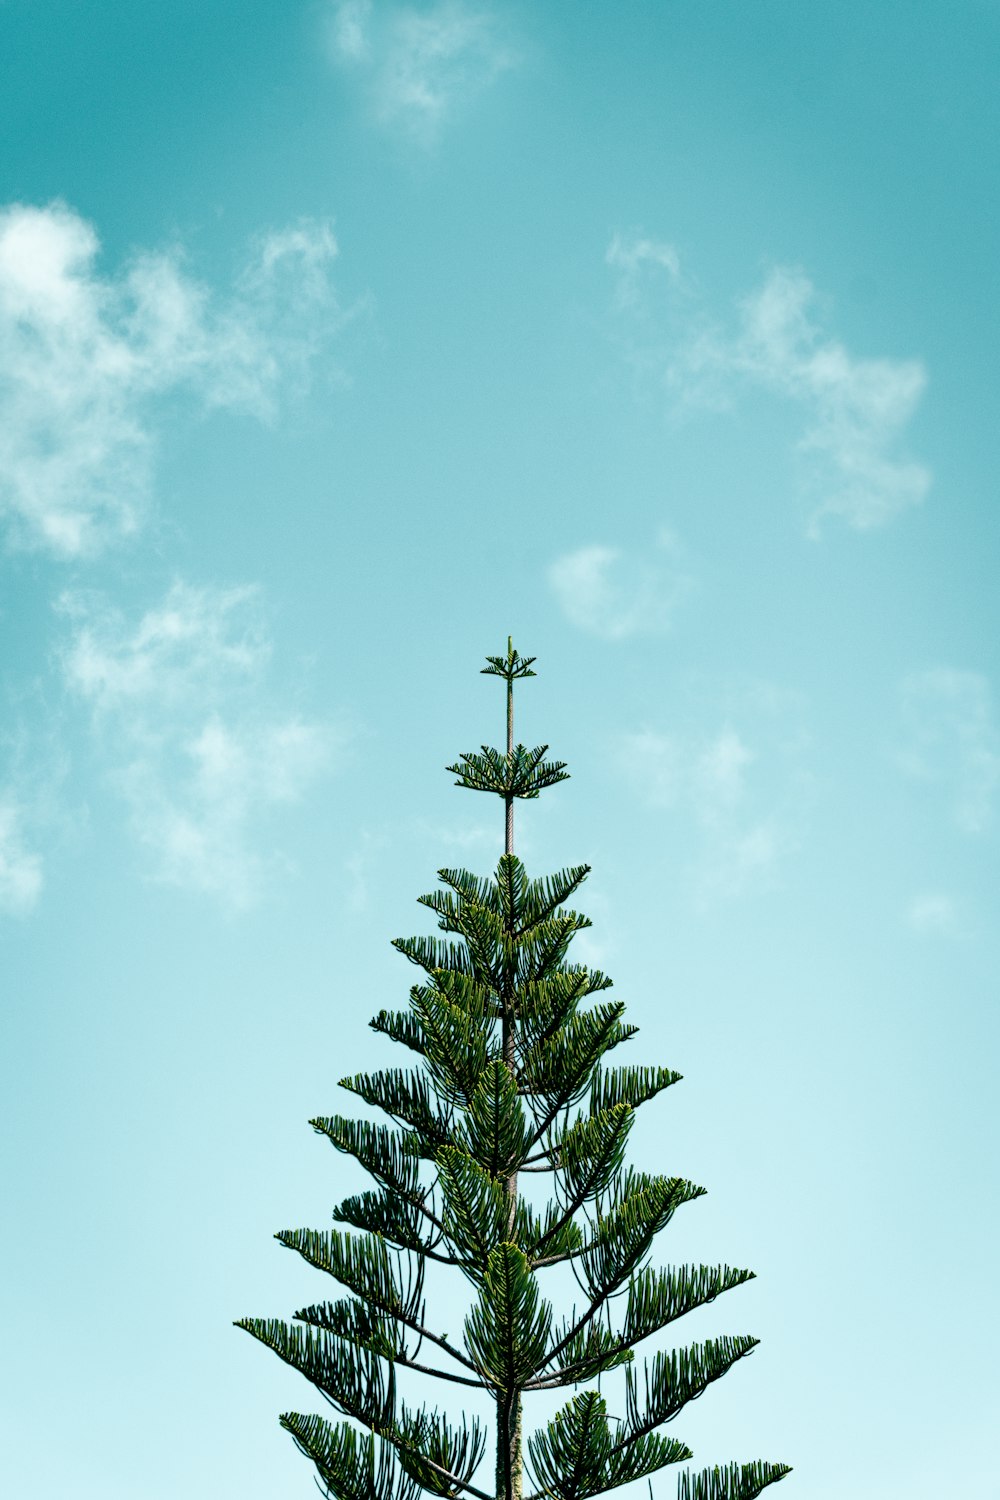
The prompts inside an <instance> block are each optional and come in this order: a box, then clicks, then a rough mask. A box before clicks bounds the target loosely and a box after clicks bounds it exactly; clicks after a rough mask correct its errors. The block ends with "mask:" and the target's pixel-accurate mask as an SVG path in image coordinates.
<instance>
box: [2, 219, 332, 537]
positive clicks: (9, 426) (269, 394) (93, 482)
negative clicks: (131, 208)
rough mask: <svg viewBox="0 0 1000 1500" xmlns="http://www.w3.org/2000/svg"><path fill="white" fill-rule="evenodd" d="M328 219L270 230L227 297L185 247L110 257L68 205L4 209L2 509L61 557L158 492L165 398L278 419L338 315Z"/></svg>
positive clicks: (136, 511) (136, 520) (125, 526)
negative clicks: (113, 267) (193, 270)
mask: <svg viewBox="0 0 1000 1500" xmlns="http://www.w3.org/2000/svg"><path fill="white" fill-rule="evenodd" d="M336 253H337V246H336V242H335V240H334V237H333V233H332V231H331V229H330V226H329V225H328V224H324V223H319V222H312V221H303V222H301V223H299V224H297V225H293V226H290V227H287V228H284V229H281V230H278V231H276V232H274V233H270V234H266V235H263V236H261V237H260V238H259V239H258V240H257V241H256V242H255V243H254V245H253V246H252V248H251V251H250V253H249V255H248V257H247V259H246V262H245V264H244V267H243V269H242V271H241V272H240V274H239V275H238V276H237V278H236V281H235V283H234V285H233V286H232V288H231V289H230V291H229V292H228V293H227V294H226V295H225V296H219V295H216V294H214V293H213V292H212V291H211V290H210V289H209V288H208V287H207V286H205V285H204V284H203V283H201V282H200V281H198V280H197V279H195V278H194V277H193V276H192V275H191V274H190V273H189V271H188V270H187V268H186V266H185V262H184V257H183V255H182V253H181V252H180V251H179V250H178V249H176V248H172V249H169V250H159V251H145V252H142V253H139V254H137V255H135V256H133V257H132V259H131V260H130V261H129V262H128V263H127V264H125V265H124V266H123V267H121V268H120V269H119V270H118V271H117V272H112V273H108V272H105V271H103V270H102V269H101V266H100V243H99V240H98V236H97V232H96V230H95V229H94V226H93V225H92V224H90V223H88V222H87V220H85V219H84V218H82V217H81V216H80V215H79V214H77V213H75V212H74V211H73V210H72V209H71V208H69V207H67V206H66V205H65V204H61V203H52V204H49V205H48V206H47V207H44V208H38V207H34V206H31V205H27V204H12V205H9V206H8V207H6V208H4V209H2V210H0V517H2V518H4V519H5V520H6V523H7V530H8V535H9V537H10V539H11V540H12V541H13V542H14V543H15V544H16V545H19V546H22V547H29V548H38V549H42V550H45V551H48V552H50V553H53V554H55V555H56V556H58V557H63V558H73V557H81V556H87V555H90V554H93V553H95V552H98V551H100V550H101V548H102V547H104V546H106V545H108V544H109V543H111V542H113V541H115V540H120V539H122V538H124V537H128V536H129V535H131V534H132V533H134V532H135V531H136V530H137V529H138V528H139V526H140V524H141V521H142V518H143V515H144V512H145V510H146V507H147V504H148V498H149V493H150V489H151V479H152V472H153V468H154V463H155V448H156V434H157V430H158V420H157V402H158V401H162V400H163V399H164V398H166V397H168V396H170V395H175V394H178V393H183V394H185V395H187V396H188V397H189V398H190V399H192V400H193V401H194V402H195V403H196V404H197V405H198V406H199V407H200V408H201V409H202V410H210V409H213V408H226V409H229V410H231V411H235V412H244V413H247V414H250V415H252V416H254V417H256V418H257V419H259V420H261V421H269V420H271V419H272V418H273V417H274V416H275V414H276V412H277V410H278V407H279V404H280V399H279V398H280V397H281V396H283V395H284V393H285V392H286V391H287V390H289V389H294V388H295V387H296V386H297V385H299V384H300V383H301V382H302V381H303V380H304V379H306V378H307V375H308V369H309V366H310V363H311V361H312V359H313V357H314V355H315V354H316V352H317V351H318V349H319V347H320V346H321V345H322V343H323V342H324V341H325V340H326V339H327V338H328V337H329V336H330V334H331V333H332V332H333V330H334V329H335V328H336V327H337V326H338V323H339V320H340V313H339V309H338V304H337V300H336V297H335V294H334V291H333V287H332V284H331V282H330V276H329V272H330V266H331V263H332V261H333V259H334V257H335V255H336Z"/></svg>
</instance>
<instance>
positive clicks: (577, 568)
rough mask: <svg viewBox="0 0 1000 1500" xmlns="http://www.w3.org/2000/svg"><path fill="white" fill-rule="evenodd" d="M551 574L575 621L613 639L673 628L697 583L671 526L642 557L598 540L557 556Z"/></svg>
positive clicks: (561, 602) (557, 594)
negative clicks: (679, 608)
mask: <svg viewBox="0 0 1000 1500" xmlns="http://www.w3.org/2000/svg"><path fill="white" fill-rule="evenodd" d="M547 577H548V582H549V586H550V588H551V589H552V591H553V593H554V594H555V597H556V600H557V602H558V604H559V606H560V608H561V609H562V611H563V613H564V614H565V616H566V618H567V619H568V620H569V621H570V623H571V624H573V625H575V626H576V627H577V628H578V629H579V630H583V631H586V632H587V634H589V635H595V636H599V637H600V638H601V639H603V640H607V641H621V640H625V639H627V638H628V637H630V636H634V635H657V634H662V633H663V632H664V631H666V630H669V628H670V625H671V622H672V619H673V616H674V613H675V611H676V609H677V607H678V606H679V604H680V603H681V601H682V600H683V599H684V598H685V597H686V595H687V594H688V593H689V592H690V590H691V588H692V586H693V580H692V578H691V576H690V573H689V572H688V570H687V568H686V566H685V563H684V559H683V554H682V551H681V548H680V546H679V544H678V542H677V541H676V539H675V538H674V536H673V535H672V533H670V532H669V531H666V530H664V531H661V533H660V535H659V537H658V538H657V542H656V546H655V547H654V548H652V549H650V550H649V551H647V552H646V553H645V554H644V555H642V556H641V557H640V556H636V555H634V554H633V553H630V552H626V551H624V550H623V549H622V548H620V547H609V546H606V545H604V544H598V543H595V544H592V545H590V546H586V547H579V548H577V549H576V550H575V551H573V552H567V553H564V554H563V556H562V557H558V558H556V560H555V562H553V563H552V564H551V565H550V567H549V568H548V572H547Z"/></svg>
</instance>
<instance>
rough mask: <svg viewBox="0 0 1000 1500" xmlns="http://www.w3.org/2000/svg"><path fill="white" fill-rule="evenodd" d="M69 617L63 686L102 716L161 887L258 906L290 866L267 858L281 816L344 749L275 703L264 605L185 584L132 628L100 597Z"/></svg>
mask: <svg viewBox="0 0 1000 1500" xmlns="http://www.w3.org/2000/svg"><path fill="white" fill-rule="evenodd" d="M61 608H62V610H63V613H64V614H65V615H66V616H67V618H68V619H69V621H70V627H71V630H70V637H69V639H68V641H67V643H66V645H65V648H64V651H63V655H62V664H63V671H64V675H65V680H66V683H67V686H68V687H69V689H70V690H71V692H72V693H74V694H75V695H76V696H77V697H78V698H79V699H81V700H82V701H83V702H84V703H86V704H87V705H88V706H89V708H90V709H91V712H92V714H93V719H94V727H95V732H96V734H97V736H98V740H99V743H100V744H101V745H102V747H103V748H104V750H105V752H106V754H107V756H108V762H109V767H110V774H111V779H112V781H113V784H114V785H115V786H116V787H117V789H118V790H119V792H120V793H121V795H122V796H123V798H124V800H125V803H126V806H127V808H128V813H129V822H130V826H131V828H132V831H133V833H134V835H135V837H136V839H137V841H138V842H139V844H140V845H141V847H142V848H143V849H144V850H145V852H146V855H147V860H148V872H149V876H150V878H151V879H153V880H155V881H160V882H162V883H164V884H167V885H173V886H179V887H183V888H186V889H189V890H193V891H196V892H200V893H202V894H205V895H209V896H211V897H213V898H214V899H217V900H218V901H219V902H220V903H221V905H223V906H224V907H226V908H227V909H230V910H233V911H238V910H242V909H245V908H247V907H249V906H251V905H253V904H254V903H255V902H256V901H257V900H258V899H259V898H260V896H261V895H262V893H263V890H264V888H265V886H266V884H267V882H268V880H269V878H270V877H271V875H272V874H274V873H275V872H276V871H280V870H281V869H282V868H287V864H288V862H287V860H286V859H285V857H284V855H282V854H281V852H280V851H279V850H277V849H276V848H274V847H270V846H268V847H262V846H263V845H265V844H266V843H267V841H268V829H269V826H270V823H271V820H272V815H273V814H274V813H275V811H276V810H278V809H280V808H281V807H283V806H287V805H289V804H294V803H297V802H300V801H301V800H302V799H303V798H304V797H305V795H306V794H307V792H308V791H309V789H310V787H311V786H312V785H313V783H314V782H315V781H316V779H317V778H318V776H319V775H320V773H322V772H323V771H325V770H327V769H328V768H329V766H330V763H331V760H332V758H333V753H334V751H335V749H336V747H337V744H338V740H339V737H338V736H337V735H336V734H335V733H334V732H333V731H332V730H331V728H330V727H329V726H328V725H324V724H321V723H317V722H309V721H307V720H305V719H303V718H302V717H301V716H299V715H298V714H296V713H289V712H288V711H287V710H285V709H283V708H282V706H281V705H280V703H279V702H278V701H277V697H276V694H275V692H274V690H273V689H272V688H271V687H270V685H269V682H268V680H267V673H266V669H267V666H268V663H269V661H270V658H271V654H272V642H271V637H270V633H269V630H268V627H267V620H266V616H265V614H264V611H263V607H262V603H261V599H260V595H259V593H258V591H257V590H256V589H253V588H235V589H213V588H194V587H192V586H190V585H187V584H183V583H175V584H174V585H173V586H172V587H171V589H170V590H169V591H168V593H167V595H166V597H165V598H164V600H163V601H162V602H161V603H160V604H158V605H157V606H155V607H154V608H152V609H149V610H146V611H145V612H143V613H142V614H140V615H139V617H138V618H137V619H135V620H131V621H130V620H129V619H127V618H126V617H125V615H124V614H123V613H122V612H121V611H119V610H117V609H115V608H113V607H111V606H109V605H108V604H107V603H106V601H104V600H102V599H100V598H99V597H97V596H94V595H66V596H64V598H63V600H62V602H61Z"/></svg>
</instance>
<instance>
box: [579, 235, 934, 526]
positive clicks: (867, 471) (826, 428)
mask: <svg viewBox="0 0 1000 1500" xmlns="http://www.w3.org/2000/svg"><path fill="white" fill-rule="evenodd" d="M605 258H606V260H607V262H608V264H609V265H610V266H612V267H613V268H614V269H615V271H616V286H615V293H614V306H615V310H616V312H617V313H618V314H619V315H621V314H622V313H628V314H630V315H631V316H630V321H629V323H628V324H627V327H628V334H629V340H630V346H629V359H630V363H631V364H632V365H633V367H637V368H639V369H640V370H642V371H644V372H645V374H646V375H647V377H648V375H649V374H651V373H652V374H654V375H655V377H656V378H657V379H659V380H661V381H662V382H663V383H664V385H665V387H666V389H667V391H668V392H669V395H670V398H671V400H672V402H673V404H674V407H675V410H678V411H680V410H683V409H688V410H690V409H692V408H697V407H707V408H711V409H716V410H720V409H723V410H724V409H727V408H734V407H737V406H738V404H739V399H740V396H741V393H742V392H743V391H744V390H746V391H749V390H758V391H765V392H769V393H771V394H772V395H774V396H775V397H778V398H780V399H781V400H783V401H785V402H788V403H791V404H792V405H794V406H795V407H797V408H798V409H799V410H800V411H801V412H802V413H803V417H804V427H803V430H802V433H801V436H800V437H799V439H798V442H797V444H796V456H797V458H798V460H799V465H800V471H801V480H802V488H803V491H804V494H805V498H806V501H807V504H808V506H809V512H808V515H809V519H808V529H809V533H810V535H812V536H818V535H819V534H820V530H821V527H822V523H823V521H824V519H825V518H826V517H829V516H833V517H838V518H839V519H840V520H841V521H843V522H844V523H845V524H846V525H848V526H850V527H851V528H853V529H854V530H857V531H868V530H872V529H874V528H876V527H879V526H883V525H885V524H886V523H887V522H889V521H891V520H892V519H893V518H894V517H895V516H897V515H899V514H901V513H902V512H903V511H906V510H908V509H910V508H911V507H912V506H914V505H918V504H919V503H920V502H921V501H922V500H923V499H924V497H925V495H926V494H927V491H928V489H929V488H930V484H931V473H930V470H929V469H928V467H927V466H926V465H925V464H922V463H920V462H918V461H917V460H916V459H914V458H912V457H910V456H909V454H908V453H907V451H906V447H905V439H906V433H907V428H908V426H909V424H910V422H911V421H912V419H913V417H914V416H915V414H916V412H917V409H918V407H919V405H920V401H921V398H922V396H923V393H924V390H925V389H926V385H927V371H926V368H925V366H924V364H923V362H922V361H920V360H918V359H895V358H889V357H878V358H871V357H867V356H861V355H857V354H854V353H852V352H851V351H850V350H849V349H848V348H847V346H846V345H845V344H844V343H843V342H842V341H841V340H840V339H838V338H836V337H835V336H833V335H832V334H830V333H828V332H827V331H826V330H825V329H824V327H823V326H822V322H821V320H820V317H819V315H818V313H817V304H818V301H819V299H818V297H817V293H816V289H815V287H814V286H813V284H812V282H811V281H810V279H809V277H808V276H806V275H805V273H804V272H803V271H801V270H799V269H797V268H794V267H787V266H785V267H776V268H775V269H774V270H772V271H771V272H770V274H769V275H768V276H767V277H766V278H765V279H764V281H763V283H762V284H761V286H759V287H758V288H757V289H756V290H755V291H753V292H751V293H750V294H749V295H747V296H745V297H743V298H741V299H740V300H739V302H738V303H737V307H736V316H735V319H730V320H728V326H727V320H726V319H722V318H720V317H719V316H718V315H717V314H715V313H714V312H713V310H712V309H710V308H709V307H708V305H707V304H706V301H705V298H704V296H703V295H700V296H695V295H694V294H693V291H692V285H691V283H690V282H689V281H687V280H686V279H685V278H684V276H683V274H682V268H681V263H680V258H679V256H678V254H677V252H676V250H675V248H674V247H673V246H672V245H669V244H667V243H665V242H658V241H655V240H651V239H649V238H648V237H644V236H641V235H633V236H631V237H622V236H620V235H616V236H615V237H614V239H613V240H612V241H611V244H610V246H609V248H608V250H607V252H606V257H605ZM651 276H652V277H653V279H651ZM656 278H659V279H658V280H657V279H656ZM664 278H665V281H664ZM681 290H683V294H684V295H683V296H680V295H678V293H679V292H680V291H681ZM637 312H643V313H645V314H646V316H647V325H645V326H640V325H638V324H637V323H636V321H635V317H634V315H635V314H636V313H637ZM653 315H655V319H654V321H653V323H652V325H651V326H649V321H648V320H649V318H650V317H651V316H653Z"/></svg>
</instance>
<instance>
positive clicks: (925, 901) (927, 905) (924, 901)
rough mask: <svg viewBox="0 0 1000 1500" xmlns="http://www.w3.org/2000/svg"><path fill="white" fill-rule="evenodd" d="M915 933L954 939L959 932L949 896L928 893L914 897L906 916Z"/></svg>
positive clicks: (952, 901)
mask: <svg viewBox="0 0 1000 1500" xmlns="http://www.w3.org/2000/svg"><path fill="white" fill-rule="evenodd" d="M906 919H907V921H908V923H909V925H910V926H911V927H912V928H913V929H914V931H915V932H920V933H926V934H928V935H930V936H933V937H955V936H956V935H957V933H958V931H959V923H958V911H957V908H956V906H955V902H954V900H953V899H952V897H951V896H947V895H945V894H944V893H943V892H941V891H928V892H925V893H924V894H923V895H920V896H915V897H914V898H913V900H912V901H911V903H910V907H909V910H908V911H907V914H906Z"/></svg>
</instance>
